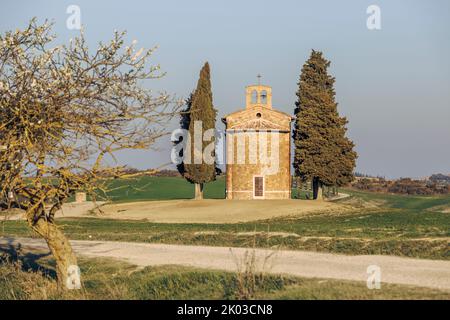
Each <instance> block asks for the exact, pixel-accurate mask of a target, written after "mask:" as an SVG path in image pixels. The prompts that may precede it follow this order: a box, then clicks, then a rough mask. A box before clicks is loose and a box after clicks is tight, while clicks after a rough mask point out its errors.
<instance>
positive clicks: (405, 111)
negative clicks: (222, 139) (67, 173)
mask: <svg viewBox="0 0 450 320" xmlns="http://www.w3.org/2000/svg"><path fill="white" fill-rule="evenodd" d="M70 5H77V6H78V7H79V8H80V12H81V23H82V25H83V26H84V29H85V35H86V38H87V39H88V42H89V44H90V45H91V46H92V47H95V46H96V44H97V43H98V42H99V41H107V40H109V39H110V38H111V37H112V34H113V31H114V30H126V31H127V32H128V34H127V39H128V40H129V41H130V43H131V41H132V40H137V41H138V43H137V46H138V47H144V48H151V47H154V46H155V45H157V46H158V49H157V51H156V52H155V54H154V56H153V57H152V63H154V64H160V65H161V68H162V70H163V71H164V72H166V75H165V77H164V78H162V79H159V80H152V81H154V82H152V83H151V84H148V85H149V86H150V87H151V88H152V89H153V88H154V89H155V90H166V91H167V92H169V93H170V94H172V95H174V96H176V97H178V98H183V97H187V96H188V94H189V93H190V92H191V91H192V90H193V89H194V88H195V86H196V83H197V79H198V74H199V71H200V68H201V67H202V65H203V64H204V62H205V61H208V62H209V63H210V66H211V81H212V86H213V99H214V105H215V107H216V108H217V109H218V112H219V114H218V118H219V119H220V117H222V116H224V115H226V114H228V113H230V112H233V111H236V110H238V109H241V108H244V105H245V96H244V89H245V86H246V85H249V84H253V83H255V82H257V78H256V76H257V75H258V74H261V75H262V78H261V82H262V83H264V84H267V85H270V86H272V94H273V105H274V108H276V109H278V110H281V111H284V112H287V113H290V114H292V113H293V110H294V102H295V100H296V96H295V92H296V90H297V88H298V85H297V82H298V78H299V75H300V70H301V67H302V65H303V63H304V62H305V61H306V60H307V59H308V57H309V55H310V53H311V49H315V50H320V51H322V52H323V53H324V55H325V57H326V58H327V59H328V60H330V61H331V66H330V69H329V71H330V73H331V74H332V75H333V76H334V77H335V78H336V84H335V88H336V100H337V102H338V103H339V105H338V110H339V112H340V114H341V115H343V116H346V117H347V119H348V121H349V123H348V136H349V137H350V138H351V139H352V140H353V141H354V142H355V144H356V151H357V152H358V155H359V158H358V160H357V168H356V170H357V171H359V172H363V173H367V174H373V175H382V176H386V177H389V178H398V177H407V176H408V177H423V176H427V175H430V174H432V173H437V172H442V173H450V41H449V39H450V1H447V0H435V1H416V0H396V1H375V0H371V1H365V0H346V1H332V0H329V1H324V0H319V1H299V0H296V1H284V0H280V1H263V0H258V1H252V0H250V1H236V0H227V1H211V0H209V1H206V0H190V1H181V0H180V1H173V0H153V1H137V0H127V1H81V0H79V1H76V0H71V1H56V0H54V1H50V0H45V1H22V0H14V1H11V0H3V1H2V2H1V4H0V32H2V33H3V32H5V31H7V30H15V29H17V28H23V27H24V26H26V24H27V22H28V21H29V19H31V18H32V17H37V18H38V19H39V21H44V19H50V20H52V21H54V23H55V26H54V32H55V33H56V34H57V36H58V41H59V42H60V43H66V42H68V40H69V39H70V38H72V37H75V36H76V35H77V34H78V32H79V31H78V30H71V29H68V28H67V26H66V21H67V19H68V18H69V16H70V14H68V13H66V10H67V7H68V6H70ZM370 5H377V6H378V7H379V8H380V13H381V15H380V26H381V29H377V30H370V29H369V28H368V27H367V23H366V22H367V19H368V18H369V16H370V15H371V14H368V13H367V11H366V10H367V8H368V7H369V6H370ZM217 125H218V127H219V128H221V129H223V124H222V123H221V122H220V120H219V121H218V122H217ZM170 148H171V146H170V143H169V137H167V138H162V140H160V141H159V142H158V143H157V144H156V145H155V148H154V149H151V150H144V151H136V150H131V151H127V152H123V153H121V154H120V155H119V157H118V159H119V162H120V163H121V164H128V165H130V166H132V167H136V168H141V169H145V168H150V167H157V166H159V165H161V164H163V163H167V162H169V161H170V160H169V159H170Z"/></svg>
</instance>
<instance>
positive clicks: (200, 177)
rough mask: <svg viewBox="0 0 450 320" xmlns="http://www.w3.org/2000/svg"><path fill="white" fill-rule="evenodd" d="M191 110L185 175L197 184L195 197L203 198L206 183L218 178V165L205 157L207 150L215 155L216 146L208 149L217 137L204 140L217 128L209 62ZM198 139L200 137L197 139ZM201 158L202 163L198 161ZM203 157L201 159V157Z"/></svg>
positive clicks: (201, 76)
mask: <svg viewBox="0 0 450 320" xmlns="http://www.w3.org/2000/svg"><path fill="white" fill-rule="evenodd" d="M189 103H190V107H189V109H190V112H189V134H190V137H191V141H190V142H191V143H190V146H188V147H189V148H190V162H189V163H185V164H184V168H183V169H184V173H183V176H184V177H185V178H186V179H187V180H188V181H190V182H191V183H194V184H195V199H203V186H204V184H205V183H208V182H211V181H214V180H215V179H216V170H215V168H216V165H215V161H214V163H212V164H211V163H206V162H205V160H204V157H203V154H204V153H205V152H211V153H212V155H213V156H215V154H214V148H213V149H212V150H211V148H209V149H207V147H208V146H210V145H211V142H214V144H215V138H214V137H213V138H212V141H203V140H204V139H203V137H204V133H205V131H206V130H208V129H215V124H216V115H217V111H216V109H214V106H213V101H212V91H211V80H210V69H209V64H208V62H206V63H205V65H204V66H203V68H202V70H201V71H200V78H199V80H198V83H197V89H196V90H195V92H194V94H193V95H192V96H191V98H190V101H189ZM200 128H201V132H200V133H199V132H197V137H199V138H200V139H201V141H197V142H196V141H194V140H195V138H194V137H195V134H196V132H195V131H198V130H199V129H200ZM197 140H198V139H197ZM196 157H197V159H198V160H201V163H197V162H198V161H196ZM199 157H201V159H199Z"/></svg>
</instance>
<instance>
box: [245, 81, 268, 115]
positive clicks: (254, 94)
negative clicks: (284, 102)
mask: <svg viewBox="0 0 450 320" xmlns="http://www.w3.org/2000/svg"><path fill="white" fill-rule="evenodd" d="M253 107H263V108H268V109H272V88H271V87H269V86H265V85H262V84H258V85H250V86H247V87H245V108H246V109H250V108H253Z"/></svg>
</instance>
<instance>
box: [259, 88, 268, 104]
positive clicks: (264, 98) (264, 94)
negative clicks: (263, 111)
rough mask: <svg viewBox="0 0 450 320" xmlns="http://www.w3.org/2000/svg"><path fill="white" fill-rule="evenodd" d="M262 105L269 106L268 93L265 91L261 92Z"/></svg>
mask: <svg viewBox="0 0 450 320" xmlns="http://www.w3.org/2000/svg"><path fill="white" fill-rule="evenodd" d="M260 101H261V104H267V91H266V90H263V91H261V99H260Z"/></svg>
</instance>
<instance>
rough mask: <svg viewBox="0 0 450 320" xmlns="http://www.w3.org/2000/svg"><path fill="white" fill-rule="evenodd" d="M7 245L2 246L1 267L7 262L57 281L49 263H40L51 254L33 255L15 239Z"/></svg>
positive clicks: (0, 249) (0, 254)
mask: <svg viewBox="0 0 450 320" xmlns="http://www.w3.org/2000/svg"><path fill="white" fill-rule="evenodd" d="M7 241H8V242H7V244H6V245H0V265H1V264H3V263H5V262H12V263H17V264H19V265H20V266H21V269H22V271H26V272H27V271H33V272H37V271H39V272H41V273H43V274H44V275H45V276H47V277H49V278H52V279H56V271H55V269H54V268H53V266H51V265H49V264H48V263H45V264H44V263H42V262H39V260H40V259H42V258H47V257H50V256H51V252H50V251H48V252H40V253H33V252H29V251H26V250H25V249H24V248H23V247H22V245H21V244H20V243H15V242H14V240H13V239H8V240H7Z"/></svg>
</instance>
